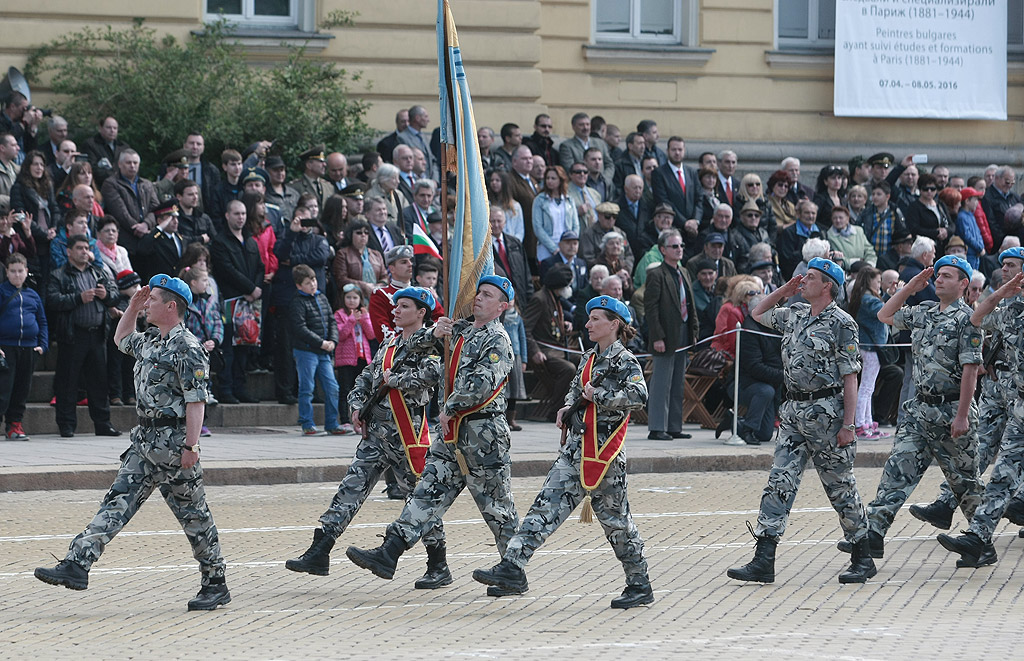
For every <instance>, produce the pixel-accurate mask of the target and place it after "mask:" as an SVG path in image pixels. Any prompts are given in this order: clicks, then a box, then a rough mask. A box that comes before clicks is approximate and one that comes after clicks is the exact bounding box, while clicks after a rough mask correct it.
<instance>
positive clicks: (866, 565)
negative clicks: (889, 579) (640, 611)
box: [727, 257, 878, 583]
mask: <svg viewBox="0 0 1024 661" xmlns="http://www.w3.org/2000/svg"><path fill="white" fill-rule="evenodd" d="M807 266H808V271H807V274H806V275H804V276H796V277H795V278H793V279H792V280H790V281H789V282H787V283H786V284H785V285H783V286H782V287H780V288H779V289H776V290H775V291H773V292H772V293H771V294H769V295H768V296H766V297H765V298H764V299H763V300H762V301H761V302H760V303H758V304H757V306H756V307H755V308H754V309H753V310H752V311H751V315H752V316H753V317H754V320H755V321H757V322H758V323H761V324H764V325H765V326H768V327H770V328H773V329H775V330H777V331H780V332H782V333H783V340H782V362H783V364H784V365H785V369H784V379H785V382H786V389H787V390H788V392H789V396H788V400H787V401H786V402H785V403H784V404H783V405H782V408H781V409H780V412H779V417H780V418H781V420H782V427H781V428H780V432H779V440H778V443H777V444H776V446H775V461H774V465H773V466H772V470H771V472H770V473H769V474H768V486H766V487H765V489H764V493H763V495H762V496H761V512H760V514H758V517H757V528H756V529H752V530H751V533H752V534H753V535H754V538H755V539H756V540H757V548H756V550H755V552H754V559H753V560H751V561H750V562H749V563H748V564H746V565H744V566H742V567H737V568H733V569H730V570H729V571H728V572H727V574H728V576H729V578H735V579H737V580H740V581H757V582H759V583H773V582H775V549H776V547H777V546H778V544H779V538H780V537H781V536H782V533H783V532H785V530H786V521H787V519H788V518H789V512H790V509H791V508H792V507H793V501H794V499H795V498H796V492H797V489H798V488H799V486H800V479H801V476H802V475H803V472H804V468H805V467H806V466H807V461H808V459H810V460H811V461H813V462H814V467H815V468H816V469H817V470H818V476H819V477H820V478H821V484H822V486H823V487H825V493H826V494H827V495H828V499H829V501H830V502H831V503H832V507H833V508H835V510H836V512H837V513H838V514H839V523H840V525H841V526H842V528H843V536H844V537H845V538H846V540H848V542H849V543H850V544H851V546H852V547H853V560H852V562H851V564H850V568H849V569H848V570H847V571H846V573H844V574H840V575H839V582H840V583H864V582H866V581H867V579H869V578H871V577H872V576H874V575H875V574H877V573H878V570H877V569H875V563H874V562H873V561H872V560H871V558H870V556H869V555H868V547H867V534H868V524H867V515H866V512H865V510H864V503H863V501H861V497H860V493H859V492H858V491H857V481H856V479H855V478H854V475H853V460H854V457H855V455H856V451H857V450H856V447H857V446H856V445H855V443H854V440H855V439H854V435H853V432H854V429H855V425H854V419H853V418H854V413H855V408H856V405H857V373H858V372H860V368H861V363H860V353H859V351H858V346H857V336H858V332H857V323H856V322H855V321H854V320H853V318H852V317H850V315H848V314H847V313H846V312H844V311H843V310H841V309H840V308H839V307H838V306H836V304H835V299H836V297H837V296H838V295H839V292H840V291H842V289H843V282H844V281H845V279H846V278H845V275H844V273H843V270H842V268H840V267H839V266H838V265H836V264H835V263H834V262H831V261H829V260H827V259H822V258H820V257H816V258H814V259H812V260H811V261H810V262H809V263H808V265H807ZM797 292H800V293H802V294H803V297H804V300H806V301H807V302H806V303H794V304H793V305H792V306H791V307H788V308H780V307H776V306H777V305H778V303H779V301H781V300H782V299H784V298H788V297H790V296H793V295H794V294H796V293H797ZM747 527H748V528H749V527H750V524H747Z"/></svg>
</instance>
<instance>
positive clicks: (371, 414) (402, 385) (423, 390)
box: [285, 287, 452, 589]
mask: <svg viewBox="0 0 1024 661" xmlns="http://www.w3.org/2000/svg"><path fill="white" fill-rule="evenodd" d="M394 300H395V321H396V323H397V324H398V326H399V328H400V329H401V332H400V333H398V334H396V335H394V336H393V337H392V338H391V339H389V340H388V341H387V342H386V343H385V344H384V346H382V347H381V348H380V350H379V351H377V353H376V354H374V356H373V360H372V362H371V363H370V364H369V365H367V366H366V368H365V369H364V370H363V371H362V372H361V373H360V374H359V376H358V377H357V378H356V382H355V385H354V386H353V388H352V391H351V392H350V393H349V396H348V402H347V404H348V406H350V407H351V410H352V414H351V419H352V423H353V426H354V427H355V428H356V431H357V432H362V433H363V439H362V440H361V441H360V442H359V445H358V446H356V454H355V459H353V461H352V464H351V465H350V466H349V468H348V471H347V472H346V473H345V477H344V478H343V479H342V481H341V484H340V485H339V486H338V492H337V493H336V494H335V495H334V499H333V500H332V501H331V506H330V508H329V509H328V510H327V511H326V512H324V513H323V515H321V517H320V525H321V527H320V528H317V529H316V530H314V531H313V542H312V544H311V545H310V547H309V549H308V550H307V551H306V552H305V553H303V554H302V555H301V556H299V557H298V558H296V559H294V560H289V561H288V562H286V563H285V567H287V568H288V569H290V570H292V571H295V572H305V573H307V574H313V575H314V576H327V574H328V572H329V571H330V552H331V549H333V548H334V544H335V542H336V541H337V539H338V537H340V536H341V535H342V533H344V532H345V529H346V528H347V527H348V525H349V524H350V523H351V522H352V519H353V517H355V515H356V513H357V512H358V511H359V508H360V507H362V505H363V503H364V502H365V501H366V497H367V496H369V495H370V491H371V490H372V489H373V487H374V485H376V484H377V480H378V479H380V476H381V474H382V473H383V472H384V471H385V470H386V469H391V470H393V471H394V472H395V476H396V478H397V488H398V491H399V492H400V493H401V495H402V499H403V500H404V499H405V498H407V497H408V496H409V494H410V493H412V490H413V488H414V487H415V486H416V481H417V480H418V479H419V476H420V475H421V474H422V473H423V468H424V465H425V463H426V455H427V450H428V448H429V447H430V435H429V433H428V430H427V420H426V410H425V409H426V406H427V403H428V402H429V400H430V396H431V393H432V392H433V391H434V390H435V389H436V388H437V385H438V383H440V381H441V359H440V357H439V356H436V355H430V356H424V355H423V354H420V353H415V352H413V351H411V350H410V349H409V341H410V339H411V338H412V336H413V335H414V334H415V333H416V332H417V331H419V330H420V329H421V328H424V327H425V326H428V325H429V324H430V322H431V319H432V314H433V311H434V305H435V301H434V296H433V294H431V293H430V291H429V290H427V289H423V288H421V287H406V288H405V289H400V290H398V291H397V292H395V295H394ZM361 415H366V416H367V417H366V419H365V420H364V419H362V418H361ZM364 427H365V429H363V428H364ZM423 544H424V546H426V547H427V558H428V560H427V575H426V576H424V577H423V578H422V579H420V580H419V581H417V582H416V587H417V588H421V589H423V588H426V589H432V588H439V587H442V586H445V585H449V584H451V582H452V575H451V572H450V571H449V569H448V563H447V561H446V552H445V540H444V528H443V527H442V525H441V523H440V521H439V522H438V524H437V526H435V527H433V528H431V529H429V530H428V531H427V532H426V533H425V534H424V535H423Z"/></svg>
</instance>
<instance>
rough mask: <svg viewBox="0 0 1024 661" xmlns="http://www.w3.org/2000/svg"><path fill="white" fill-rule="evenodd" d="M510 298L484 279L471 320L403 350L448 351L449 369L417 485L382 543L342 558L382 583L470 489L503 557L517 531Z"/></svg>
mask: <svg viewBox="0 0 1024 661" xmlns="http://www.w3.org/2000/svg"><path fill="white" fill-rule="evenodd" d="M514 298H515V290H514V289H513V288H512V283H511V282H509V281H508V279H506V278H502V277H500V276H496V275H485V276H484V277H482V278H481V279H480V281H479V282H478V283H477V293H476V298H475V299H474V300H473V321H469V320H460V321H453V320H452V319H450V318H448V317H441V318H440V319H439V320H438V321H437V324H435V325H434V327H433V328H424V329H421V330H420V331H418V332H417V333H416V334H415V335H413V336H412V338H411V339H410V340H409V349H410V350H413V351H416V352H418V353H421V354H422V353H425V354H427V355H436V354H439V353H440V352H441V347H442V341H443V339H444V338H445V337H449V336H450V337H451V338H452V339H453V340H454V344H453V345H452V349H451V358H450V361H449V364H448V371H447V378H446V388H445V393H446V395H447V396H446V398H445V400H444V402H443V404H442V407H441V425H440V427H441V437H439V438H437V439H435V440H434V443H433V444H432V445H431V446H430V451H429V453H428V454H427V465H426V467H425V468H424V470H423V475H422V476H421V477H420V481H419V484H417V485H416V490H415V491H414V492H413V494H412V496H411V497H410V499H409V502H408V503H406V505H405V509H403V510H402V514H401V516H399V517H398V520H396V521H395V522H394V523H392V524H391V525H390V526H388V529H387V533H386V534H385V537H384V543H383V544H382V545H381V546H380V547H378V548H376V549H373V550H370V551H365V550H362V549H358V548H356V547H354V546H350V547H349V548H348V551H347V553H346V555H348V558H349V560H351V561H352V562H354V563H355V564H357V565H359V566H360V567H363V568H364V569H369V570H370V571H372V572H373V573H374V574H376V575H377V576H380V577H381V578H387V579H390V578H392V577H393V576H394V574H395V567H396V566H397V565H398V558H399V557H400V556H401V555H402V553H404V552H405V551H406V550H407V549H409V548H411V547H412V545H413V544H415V543H416V541H417V540H418V539H419V538H420V537H422V536H423V534H424V533H425V532H426V531H427V530H430V529H431V528H432V527H433V526H434V525H435V524H436V523H437V522H438V521H440V520H441V517H443V516H444V513H445V512H446V511H447V510H448V508H449V507H450V506H451V504H452V503H453V502H454V501H455V498H456V497H458V495H459V494H460V493H461V492H462V490H463V489H464V488H467V487H468V488H469V491H470V493H471V494H472V495H473V500H475V501H476V504H477V507H478V508H480V513H481V514H482V515H483V519H484V522H485V523H486V524H487V526H488V527H489V528H490V529H491V533H492V534H493V535H494V540H495V541H496V542H497V545H498V552H499V553H500V554H502V555H504V553H505V549H506V548H507V546H508V543H509V540H510V539H512V535H514V534H515V532H516V529H517V528H518V527H519V516H518V514H516V506H515V502H513V500H512V482H511V465H510V458H509V428H508V423H507V422H506V421H505V409H506V404H507V402H506V396H505V383H506V381H507V380H508V373H509V370H511V369H512V364H513V357H512V343H511V341H510V340H509V337H508V334H507V333H506V332H505V329H504V327H503V326H502V325H501V321H500V320H499V317H500V316H501V313H502V312H504V311H505V310H507V309H508V308H509V306H510V305H511V304H512V301H513V300H514Z"/></svg>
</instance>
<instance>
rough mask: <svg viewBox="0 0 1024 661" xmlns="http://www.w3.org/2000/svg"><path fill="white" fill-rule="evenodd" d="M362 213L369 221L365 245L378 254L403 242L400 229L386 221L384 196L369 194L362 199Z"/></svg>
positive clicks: (386, 210) (386, 208) (386, 209)
mask: <svg viewBox="0 0 1024 661" xmlns="http://www.w3.org/2000/svg"><path fill="white" fill-rule="evenodd" d="M363 213H364V215H365V216H366V220H367V221H369V223H370V240H369V241H368V242H367V244H366V245H367V246H369V247H370V248H373V249H374V250H376V251H377V252H379V253H380V254H382V255H383V254H384V253H386V252H387V251H388V250H391V249H392V248H394V247H395V246H398V245H401V244H403V243H405V241H403V238H402V230H401V228H400V227H398V225H396V224H395V223H391V222H388V205H387V202H385V201H384V198H382V197H377V196H371V197H368V198H366V200H364V201H363Z"/></svg>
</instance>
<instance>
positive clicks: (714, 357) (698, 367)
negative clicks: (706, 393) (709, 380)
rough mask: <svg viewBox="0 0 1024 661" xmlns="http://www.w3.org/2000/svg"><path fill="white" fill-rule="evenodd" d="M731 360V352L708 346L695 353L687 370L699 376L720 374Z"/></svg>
mask: <svg viewBox="0 0 1024 661" xmlns="http://www.w3.org/2000/svg"><path fill="white" fill-rule="evenodd" d="M730 360H731V358H730V357H729V354H727V353H725V352H724V351H722V350H720V349H715V348H714V347H707V348H706V349H701V350H700V351H698V352H697V353H695V354H693V358H692V359H691V360H690V367H689V368H688V369H687V372H689V373H690V374H695V375H697V376H718V375H719V374H721V373H722V370H723V369H725V366H726V365H727V364H729V361H730Z"/></svg>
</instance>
